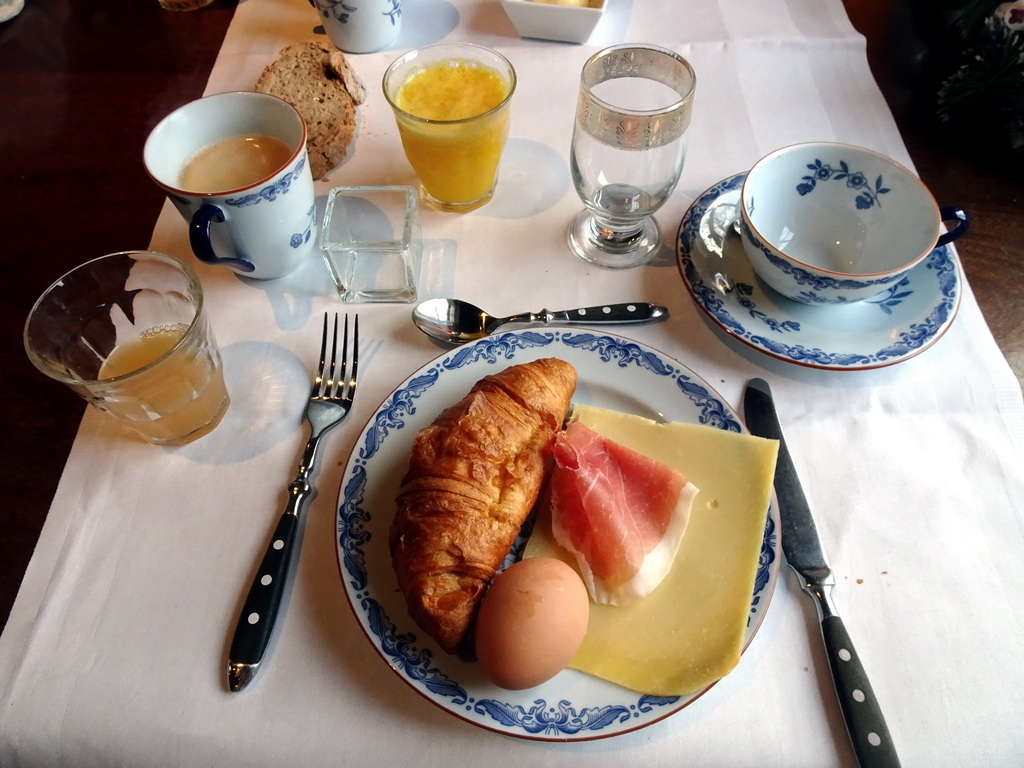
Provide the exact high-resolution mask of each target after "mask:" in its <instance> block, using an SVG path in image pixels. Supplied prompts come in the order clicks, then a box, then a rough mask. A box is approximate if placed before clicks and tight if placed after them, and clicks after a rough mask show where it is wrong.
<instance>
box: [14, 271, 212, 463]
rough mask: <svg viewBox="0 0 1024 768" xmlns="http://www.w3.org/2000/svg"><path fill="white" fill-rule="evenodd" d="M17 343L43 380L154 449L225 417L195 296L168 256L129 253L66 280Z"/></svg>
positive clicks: (195, 286) (196, 289)
mask: <svg viewBox="0 0 1024 768" xmlns="http://www.w3.org/2000/svg"><path fill="white" fill-rule="evenodd" d="M24 341H25V350H26V352H27V353H28V356H29V359H30V360H31V361H32V363H33V364H34V365H35V366H36V367H37V368H38V369H39V370H40V371H42V372H43V373H45V374H46V375H47V376H49V377H51V378H53V379H56V380H57V381H60V382H62V383H64V384H66V385H67V386H68V387H70V388H71V389H72V390H74V391H75V392H77V393H78V394H79V395H81V396H82V397H83V398H85V399H86V400H87V401H88V402H90V403H92V404H93V405H94V406H95V407H96V408H98V409H99V410H101V411H105V412H107V413H110V414H112V415H113V416H115V417H117V418H118V419H119V420H120V421H122V422H123V423H125V424H127V425H128V426H130V427H131V428H133V429H134V430H135V431H136V432H138V433H139V434H140V435H141V436H142V437H143V438H145V439H146V440H148V441H149V442H151V443H157V444H163V445H181V444H183V443H187V442H190V441H192V440H195V439H196V438H198V437H201V436H202V435H205V434H207V433H208V432H210V431H211V430H212V429H213V428H214V427H216V426H217V424H218V423H219V422H220V420H221V418H222V417H223V416H224V413H225V411H226V410H227V407H228V403H229V398H228V393H227V389H226V387H225V385H224V371H223V365H222V362H221V356H220V351H219V350H218V348H217V344H216V341H215V340H214V337H213V331H212V329H211V328H210V325H209V322H208V321H207V317H206V313H205V311H204V309H203V291H202V287H201V286H200V283H199V279H198V278H197V277H196V275H195V273H194V272H193V271H192V270H191V269H189V268H188V267H187V266H186V265H185V264H183V263H182V262H180V261H179V260H178V259H176V258H174V257H173V256H168V255H166V254H162V253H157V252H155V251H126V252H122V253H114V254H110V255H108V256H102V257H100V258H98V259H94V260H92V261H90V262H87V263H85V264H83V265H81V266H79V267H77V268H75V269H73V270H71V271H70V272H68V273H67V274H66V275H64V276H63V277H62V278H60V279H59V280H58V281H57V282H55V283H54V284H53V285H51V286H50V287H49V288H48V289H47V290H46V292H45V293H44V294H43V295H42V296H41V297H40V298H39V300H38V301H36V303H35V306H33V307H32V311H31V312H30V313H29V316H28V320H27V321H26V323H25V332H24Z"/></svg>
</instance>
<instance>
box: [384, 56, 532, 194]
mask: <svg viewBox="0 0 1024 768" xmlns="http://www.w3.org/2000/svg"><path fill="white" fill-rule="evenodd" d="M515 88H516V73H515V69H514V68H513V67H512V64H511V63H509V61H508V59H506V58H505V57H504V56H502V55H501V54H500V53H498V52H497V51H493V50H491V49H489V48H485V47H483V46H480V45H474V44H472V43H440V44H437V45H428V46H425V47H423V48H417V49H415V50H412V51H409V52H408V53H406V54H405V55H403V56H401V57H400V58H398V59H397V60H396V61H395V62H394V63H393V64H392V65H391V66H390V67H388V70H387V72H385V73H384V96H385V97H386V98H387V100H388V103H389V104H390V105H391V107H392V109H393V110H394V113H395V120H396V122H397V123H398V132H399V134H400V135H401V137H402V146H403V147H404V148H405V155H406V157H407V158H408V160H409V163H410V164H411V165H412V167H413V169H414V170H415V171H416V174H417V176H419V179H420V184H421V185H422V187H423V192H424V196H425V197H426V199H427V201H428V202H430V203H432V204H433V205H435V206H436V207H438V208H440V209H441V210H444V211H456V212H465V211H472V210H473V209H475V208H479V207H480V206H482V205H484V204H486V203H487V202H488V201H490V199H491V197H492V196H493V195H494V187H495V185H496V183H497V177H498V162H499V160H500V159H501V153H502V150H503V149H504V147H505V141H506V140H507V139H508V126H509V104H510V102H511V99H512V94H513V92H514V91H515Z"/></svg>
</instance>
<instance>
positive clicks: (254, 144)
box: [143, 91, 316, 279]
mask: <svg viewBox="0 0 1024 768" xmlns="http://www.w3.org/2000/svg"><path fill="white" fill-rule="evenodd" d="M143 158H144V161H145V164H146V170H147V171H148V173H149V175H150V176H151V177H152V179H153V181H155V182H156V183H157V185H159V186H160V187H161V188H162V189H163V190H164V192H166V193H167V197H168V198H169V199H170V200H171V202H173V203H174V205H175V207H177V209H178V211H179V212H180V213H181V215H182V216H183V217H184V218H185V221H187V222H189V240H190V242H191V244H192V250H193V252H194V253H195V255H196V257H197V258H198V259H199V260H200V261H203V262H206V263H207V264H223V265H225V266H227V267H230V268H231V269H233V270H235V271H236V272H238V273H239V274H243V275H246V276H248V277H254V278H260V279H272V278H277V277H283V276H284V275H287V274H289V273H290V272H293V271H295V270H296V269H297V268H298V267H299V266H301V265H302V264H303V262H304V261H305V260H306V258H307V257H308V256H309V255H310V254H311V253H312V252H313V250H314V246H315V242H316V197H315V192H314V190H313V176H312V174H311V173H310V170H309V158H308V156H307V154H306V125H305V123H304V122H303V120H302V116H301V115H300V114H299V113H298V111H297V110H296V109H295V108H294V107H293V106H291V105H290V104H288V103H287V102H286V101H283V100H282V99H279V98H277V97H276V96H269V95H267V94H263V93H255V92H242V91H240V92H235V93H219V94H215V95H213V96H206V97H204V98H202V99H198V100H196V101H193V102H190V103H188V104H185V105H184V106H182V107H180V108H178V109H177V110H175V111H174V112H172V113H171V114H169V115H168V116H167V117H165V118H164V119H163V120H161V121H160V123H159V124H158V125H157V126H156V128H154V129H153V131H152V132H151V133H150V135H149V138H148V139H147V140H146V146H145V150H144V152H143Z"/></svg>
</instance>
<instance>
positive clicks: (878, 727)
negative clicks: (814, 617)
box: [821, 616, 900, 768]
mask: <svg viewBox="0 0 1024 768" xmlns="http://www.w3.org/2000/svg"><path fill="white" fill-rule="evenodd" d="M821 634H822V637H824V638H825V651H826V653H827V654H828V664H829V667H830V668H831V669H832V680H833V682H834V683H835V689H836V693H837V694H838V696H839V706H840V707H841V708H842V710H843V717H844V718H845V719H846V728H847V730H848V731H849V733H850V740H851V741H852V742H853V750H854V752H855V753H856V754H857V762H858V763H859V764H860V766H861V768H899V765H900V759H899V757H898V756H897V754H896V748H895V746H893V743H892V739H891V738H890V737H889V729H888V728H887V727H886V725H885V718H884V717H882V709H881V707H879V706H878V700H877V699H876V698H875V692H874V691H873V690H871V683H870V682H868V676H867V673H866V672H865V671H864V667H863V665H862V664H861V663H860V656H858V655H857V651H856V650H854V647H853V642H852V641H851V640H850V635H849V633H848V632H847V631H846V626H845V625H844V624H843V620H842V619H841V618H839V617H838V616H827V617H826V618H824V619H822V621H821Z"/></svg>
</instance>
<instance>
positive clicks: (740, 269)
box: [676, 173, 962, 371]
mask: <svg viewBox="0 0 1024 768" xmlns="http://www.w3.org/2000/svg"><path fill="white" fill-rule="evenodd" d="M745 175H746V174H743V173H739V174H736V175H735V176H730V177H729V178H727V179H725V180H723V181H720V182H719V183H718V184H716V185H715V186H713V187H711V188H710V189H709V190H707V191H706V192H704V193H703V194H702V195H700V196H699V197H698V198H697V199H696V200H695V201H694V203H693V205H691V206H690V208H689V210H687V212H686V214H685V215H684V216H683V220H682V223H681V224H680V225H679V235H678V237H677V238H676V257H677V261H678V265H679V272H680V274H681V275H682V277H683V282H684V283H685V284H686V288H687V289H688V290H689V292H690V295H692V296H693V299H694V301H696V302H697V306H698V307H700V308H701V309H702V310H703V311H704V312H705V313H706V314H707V316H708V317H709V318H710V319H711V320H712V321H713V322H714V323H715V324H716V325H718V326H719V327H720V328H721V329H722V330H724V331H725V332H726V333H728V334H729V335H730V336H732V337H733V338H735V339H737V340H738V341H741V342H742V343H744V344H746V345H747V346H750V347H753V348H754V349H756V350H757V351H759V352H763V353H765V354H767V355H771V356H772V357H776V358H778V359H780V360H785V361H786V362H789V363H796V364H798V365H805V366H809V367H811V368H823V369H828V370H837V371H855V370H863V369H867V368H880V367H882V366H886V365H893V364H895V363H901V362H903V361H904V360H908V359H909V358H911V357H914V356H915V355H917V354H920V353H921V352H923V351H925V350H926V349H928V348H929V347H930V346H932V345H933V344H934V343H935V342H936V341H938V340H939V338H940V337H941V336H942V334H943V333H945V332H946V329H947V328H949V326H950V324H952V322H953V318H954V317H955V316H956V313H957V310H958V309H959V307H960V295H961V291H960V286H961V282H962V278H961V277H960V264H959V261H958V259H957V257H956V254H955V252H954V251H953V249H952V248H951V247H950V246H948V245H945V246H942V247H940V248H936V249H935V250H933V251H932V252H931V253H930V254H929V255H928V256H927V257H925V260H924V261H923V262H921V264H919V265H918V266H917V267H915V268H914V269H912V270H911V271H910V272H909V274H908V275H907V276H906V277H905V278H904V279H903V280H901V281H900V282H899V283H897V284H895V285H893V286H891V287H890V288H889V289H888V290H886V291H885V292H884V293H882V294H880V295H879V296H876V297H874V298H872V299H870V300H868V301H861V302H857V303H855V304H848V305H833V306H823V305H809V304H801V303H799V302H796V301H792V300H790V299H787V298H784V297H783V296H781V295H780V294H778V293H776V292H775V291H774V290H772V289H771V288H769V287H767V286H766V285H765V284H764V283H762V282H761V281H760V279H759V278H758V277H757V276H756V275H755V273H754V270H753V268H752V267H751V266H750V262H749V261H748V260H747V257H746V254H745V253H744V252H743V245H742V244H741V243H740V240H739V236H738V235H736V234H735V233H734V232H733V230H732V221H733V220H734V219H735V218H736V215H737V214H738V210H739V209H738V206H739V198H740V186H741V185H742V183H743V177H744V176H745Z"/></svg>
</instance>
